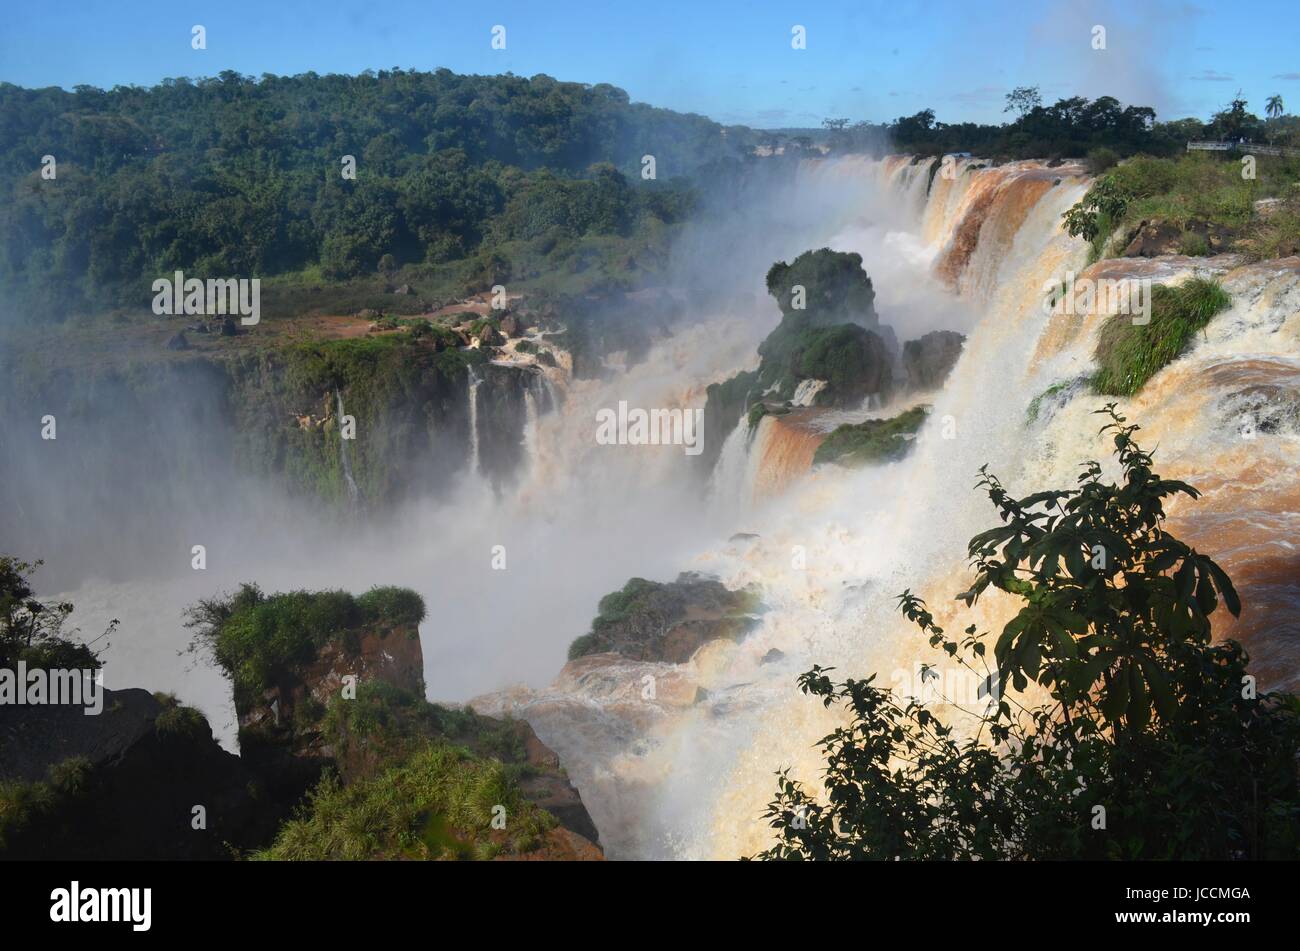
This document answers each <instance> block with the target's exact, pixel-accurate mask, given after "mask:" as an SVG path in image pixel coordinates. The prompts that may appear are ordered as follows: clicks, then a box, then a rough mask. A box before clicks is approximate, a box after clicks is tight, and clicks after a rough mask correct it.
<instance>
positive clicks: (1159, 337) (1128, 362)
mask: <svg viewBox="0 0 1300 951" xmlns="http://www.w3.org/2000/svg"><path fill="white" fill-rule="evenodd" d="M1231 304H1232V298H1231V297H1229V296H1228V292H1227V291H1225V290H1224V289H1223V288H1222V287H1221V286H1220V285H1219V283H1218V282H1217V281H1213V280H1210V279H1208V278H1192V279H1191V280H1189V281H1187V282H1186V283H1183V284H1180V285H1178V286H1176V287H1170V286H1167V285H1163V284H1161V285H1157V286H1156V287H1154V288H1152V291H1151V320H1150V322H1149V323H1146V324H1137V325H1135V324H1134V323H1133V319H1132V317H1131V316H1130V315H1127V314H1115V315H1113V316H1112V317H1110V318H1109V319H1108V320H1107V321H1106V323H1105V324H1104V325H1103V326H1102V328H1101V332H1100V333H1099V334H1098V336H1097V347H1096V350H1095V351H1094V353H1093V356H1094V357H1095V359H1096V361H1097V365H1098V370H1097V372H1096V374H1094V376H1093V378H1092V387H1093V389H1094V390H1095V391H1096V392H1098V393H1101V394H1105V395H1107V396H1132V395H1133V394H1135V393H1137V392H1138V391H1139V390H1141V389H1142V387H1143V386H1145V385H1146V382H1147V381H1148V380H1150V379H1151V377H1153V376H1154V375H1155V374H1156V373H1158V372H1159V371H1160V370H1161V369H1163V368H1164V367H1165V366H1167V365H1168V364H1169V363H1170V362H1172V361H1173V360H1175V359H1177V358H1178V357H1179V356H1180V355H1181V354H1182V353H1183V352H1184V351H1185V350H1186V349H1187V345H1188V344H1189V343H1190V342H1191V339H1192V337H1193V335H1194V334H1196V332H1197V331H1199V330H1203V329H1204V328H1205V326H1206V325H1207V324H1208V323H1209V322H1210V321H1211V320H1212V319H1213V318H1214V316H1215V315H1216V314H1218V313H1221V312H1222V311H1224V310H1226V309H1227V308H1228V307H1230V306H1231Z"/></svg>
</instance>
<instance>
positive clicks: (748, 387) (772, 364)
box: [705, 248, 891, 430]
mask: <svg viewBox="0 0 1300 951" xmlns="http://www.w3.org/2000/svg"><path fill="white" fill-rule="evenodd" d="M767 290H768V293H769V294H771V295H772V297H773V298H775V299H776V302H777V305H778V306H779V307H780V308H781V323H780V324H778V325H777V327H776V329H775V330H773V331H772V332H771V333H770V334H768V335H767V337H766V338H764V340H763V342H762V343H761V344H759V346H758V354H759V358H760V362H759V366H758V370H757V371H748V370H747V371H745V372H742V373H738V374H736V376H734V377H732V378H731V379H730V380H727V381H725V382H722V383H713V384H710V385H709V388H708V391H707V392H708V402H707V403H706V406H705V414H706V415H705V424H706V425H718V426H720V427H721V428H723V429H724V430H727V429H730V428H731V427H732V426H733V425H734V424H735V420H736V419H738V418H740V417H741V416H742V415H744V416H746V417H747V419H748V421H749V425H750V428H751V429H752V428H753V427H754V426H756V425H757V424H758V421H759V419H761V418H762V417H763V415H764V414H765V413H768V412H771V411H772V410H771V409H770V408H760V406H761V404H760V402H759V401H760V400H762V399H764V398H766V397H770V398H773V399H775V400H777V401H784V400H789V399H791V398H792V397H793V396H794V393H795V390H796V389H797V388H798V386H799V383H800V381H802V380H825V381H826V386H825V387H823V388H822V389H821V391H820V392H818V394H817V403H818V404H819V405H827V406H839V405H849V404H853V403H857V402H859V401H861V400H862V399H863V397H865V396H866V395H867V394H869V393H883V392H887V391H888V390H889V386H890V382H891V381H890V369H889V363H890V361H889V355H888V354H887V352H886V350H885V344H884V341H883V340H882V339H881V338H880V335H879V334H877V333H875V332H874V331H873V330H870V329H868V328H876V327H878V326H879V323H880V321H879V318H878V317H877V315H876V308H875V298H876V292H875V288H874V287H873V286H872V284H871V278H870V277H868V276H867V272H866V271H864V270H863V268H862V256H861V255H859V254H855V253H848V252H842V251H832V250H831V249H830V248H821V249H819V250H816V251H805V252H804V253H803V254H801V255H799V256H798V257H797V258H795V259H794V260H793V261H792V262H790V263H789V264H786V263H785V262H784V261H778V262H776V263H775V264H773V265H772V267H771V268H770V269H769V270H768V272H767Z"/></svg>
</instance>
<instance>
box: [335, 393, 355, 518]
mask: <svg viewBox="0 0 1300 951" xmlns="http://www.w3.org/2000/svg"><path fill="white" fill-rule="evenodd" d="M334 400H335V403H336V404H337V405H338V424H337V425H338V428H339V458H340V461H341V462H342V465H343V480H344V482H345V483H347V487H348V500H349V501H350V502H351V503H352V506H353V507H354V508H355V507H356V504H357V502H358V501H359V500H360V498H361V490H360V489H358V488H357V482H356V480H355V479H353V478H352V460H351V459H349V458H348V441H347V440H346V439H344V438H343V394H342V393H340V392H339V391H338V390H335V391H334Z"/></svg>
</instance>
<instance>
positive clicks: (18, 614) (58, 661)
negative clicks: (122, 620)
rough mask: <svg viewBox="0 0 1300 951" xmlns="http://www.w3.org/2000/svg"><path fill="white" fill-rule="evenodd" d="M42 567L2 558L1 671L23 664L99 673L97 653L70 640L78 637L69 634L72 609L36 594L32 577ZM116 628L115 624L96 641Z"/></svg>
mask: <svg viewBox="0 0 1300 951" xmlns="http://www.w3.org/2000/svg"><path fill="white" fill-rule="evenodd" d="M42 564H43V562H40V561H36V562H27V561H22V560H20V559H18V558H14V557H12V556H10V555H0V668H7V669H10V670H13V669H16V668H17V665H18V662H19V661H22V662H23V663H25V664H26V665H27V666H28V668H36V667H42V668H58V669H62V670H98V669H99V668H100V661H99V658H98V656H97V655H96V654H95V652H94V651H93V650H92V649H91V648H90V647H89V646H88V645H87V644H83V643H77V642H75V641H72V640H69V639H68V636H67V635H68V634H71V633H75V632H73V631H67V630H65V625H66V622H67V619H68V615H70V614H71V613H72V605H71V604H69V603H67V602H66V601H61V602H44V601H41V600H40V599H39V598H37V597H36V595H35V592H34V591H33V590H32V584H31V575H32V573H33V572H35V571H36V569H37V568H39V567H40V566H41V565H42ZM116 628H117V621H116V620H115V621H113V622H112V623H111V624H109V626H108V629H107V630H106V631H104V633H103V634H101V635H100V636H99V637H97V638H95V640H96V641H99V640H102V639H103V638H104V637H107V636H108V635H109V634H111V633H112V632H113V631H114V630H116Z"/></svg>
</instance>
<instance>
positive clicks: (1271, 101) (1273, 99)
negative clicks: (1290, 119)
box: [1264, 96, 1286, 119]
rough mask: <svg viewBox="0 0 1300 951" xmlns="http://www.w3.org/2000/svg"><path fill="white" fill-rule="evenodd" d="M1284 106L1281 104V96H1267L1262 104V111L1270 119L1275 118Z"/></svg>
mask: <svg viewBox="0 0 1300 951" xmlns="http://www.w3.org/2000/svg"><path fill="white" fill-rule="evenodd" d="M1285 108H1286V107H1285V106H1283V105H1282V97H1281V96H1269V97H1268V101H1267V102H1266V103H1265V104H1264V111H1265V112H1266V113H1267V114H1268V117H1269V118H1270V119H1276V118H1277V117H1278V116H1280V115H1281V114H1282V112H1283V110H1284V109H1285Z"/></svg>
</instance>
